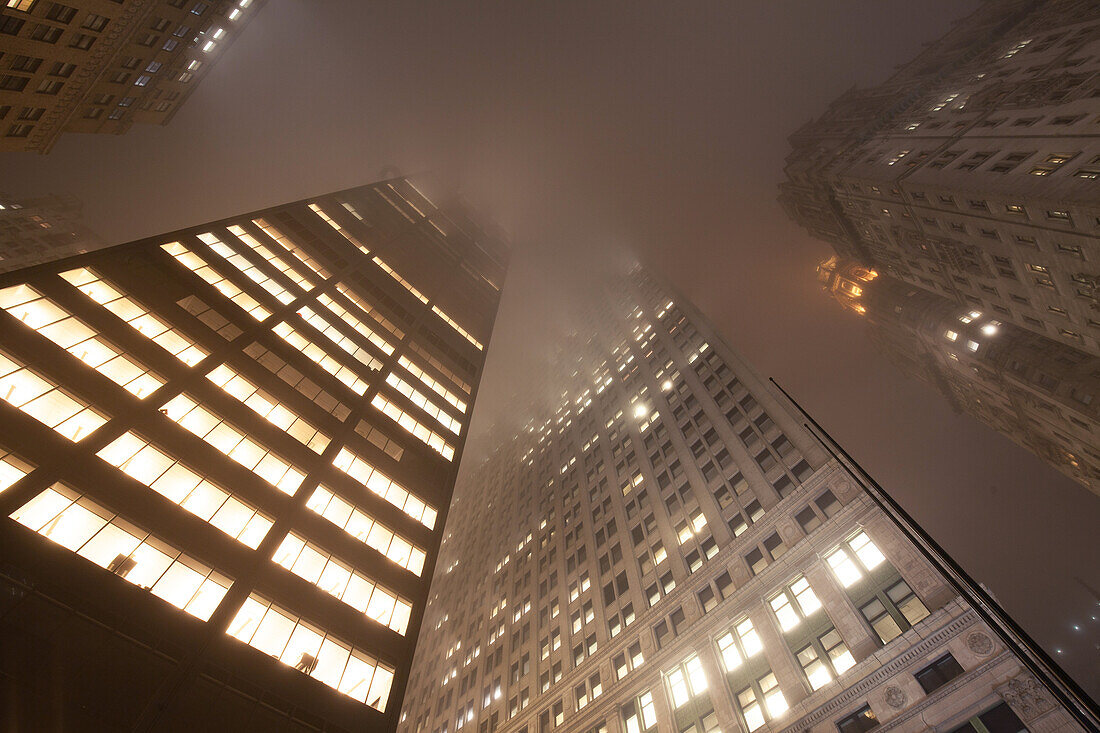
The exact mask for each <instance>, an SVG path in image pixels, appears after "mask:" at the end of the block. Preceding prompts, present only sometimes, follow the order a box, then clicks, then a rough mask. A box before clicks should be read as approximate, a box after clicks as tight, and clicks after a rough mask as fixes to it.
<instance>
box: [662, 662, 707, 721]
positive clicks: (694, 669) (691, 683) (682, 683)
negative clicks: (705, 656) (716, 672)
mask: <svg viewBox="0 0 1100 733" xmlns="http://www.w3.org/2000/svg"><path fill="white" fill-rule="evenodd" d="M665 677H666V679H668V685H669V689H670V691H671V692H672V702H673V706H674V707H677V708H679V707H682V706H683V705H684V704H686V703H687V702H688V701H689V700H690V699H691V698H693V697H696V696H697V695H700V694H702V693H703V692H706V689H707V678H706V675H705V674H704V673H703V663H702V662H701V661H699V657H698V656H697V655H695V654H693V655H691V656H690V657H688V659H687V660H686V661H684V662H683V663H681V664H679V665H678V666H677V667H676V668H675V669H673V670H672V671H671V672H669V673H668V674H666V675H665Z"/></svg>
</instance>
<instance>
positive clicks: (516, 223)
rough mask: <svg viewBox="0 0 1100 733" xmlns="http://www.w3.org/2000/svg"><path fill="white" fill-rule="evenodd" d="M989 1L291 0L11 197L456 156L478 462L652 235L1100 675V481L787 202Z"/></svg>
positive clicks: (162, 204)
mask: <svg viewBox="0 0 1100 733" xmlns="http://www.w3.org/2000/svg"><path fill="white" fill-rule="evenodd" d="M973 6H974V3H966V2H963V3H960V2H950V1H947V0H937V1H932V0H928V1H926V2H906V1H901V0H879V1H878V2H874V3H868V2H855V1H854V0H843V1H842V0H831V1H830V2H827V3H822V2H819V1H817V0H803V1H799V2H795V1H793V0H789V1H784V2H753V3H745V2H742V3H730V2H707V3H704V2H677V3H669V2H633V3H618V2H616V3H591V2H555V3H527V2H524V3H516V2H479V3H476V4H475V3H428V2H402V3H398V2H363V1H362V0H343V1H340V2H337V1H335V0H323V1H316V0H311V1H309V2H305V1H302V0H271V1H270V2H269V3H268V4H267V6H266V7H265V8H264V9H262V10H261V11H260V12H259V14H258V15H257V17H256V18H255V19H254V20H253V21H252V22H251V23H250V24H249V25H248V26H247V28H246V29H245V32H244V33H243V35H242V37H241V38H239V39H238V40H237V41H236V42H234V44H232V45H231V46H230V47H229V48H227V49H226V51H225V52H224V54H223V55H222V57H221V59H220V60H219V61H218V62H217V64H216V65H215V66H214V67H213V69H212V70H211V72H210V73H209V75H208V76H207V77H206V79H205V80H204V81H203V82H202V84H201V85H200V86H199V87H198V88H197V90H196V91H195V93H194V94H193V96H192V97H191V98H190V100H189V101H187V103H186V104H185V105H184V106H183V107H182V108H181V110H180V112H179V113H178V114H177V115H176V117H175V119H174V120H173V121H172V123H171V124H170V125H168V126H166V127H163V128H162V127H155V128H149V127H140V126H138V127H135V128H133V129H132V130H131V131H130V132H129V133H128V134H126V135H124V136H119V137H112V136H98V135H97V136H82V135H73V134H68V135H64V136H63V137H62V138H61V140H60V142H59V143H58V144H57V145H56V147H55V148H54V150H53V152H52V153H51V154H49V155H47V156H39V155H32V154H6V155H4V156H3V157H2V158H0V190H5V191H7V192H9V193H10V194H12V195H15V196H32V195H39V194H45V193H72V194H75V195H76V196H78V197H79V198H80V199H82V200H83V201H84V204H85V218H86V222H87V223H88V224H89V225H90V226H91V227H92V228H94V229H96V230H97V231H98V232H99V233H100V234H102V235H103V236H104V237H105V238H106V239H108V240H109V241H111V242H123V241H128V240H131V239H136V238H139V237H144V236H149V235H153V234H156V233H159V232H164V231H170V230H172V229H176V228H180V227H184V226H188V225H192V224H195V223H197V222H201V221H207V220H213V219H217V218H221V217H226V216H229V215H232V214H235V213H239V212H242V211H247V210H251V209H256V208H261V207H266V206H271V205H275V204H278V203H282V202H285V201H292V200H296V199H300V198H305V197H307V196H310V195H314V194H318V193H323V192H328V191H333V190H337V189H341V188H347V187H352V186H357V185H361V184H364V183H368V182H370V181H373V180H376V179H378V178H379V177H380V173H381V171H382V170H383V169H384V168H386V167H387V166H396V167H397V168H399V169H400V170H402V171H404V172H406V173H411V172H418V171H431V172H432V174H433V175H434V176H435V177H437V178H438V179H439V180H441V181H442V182H444V183H445V184H446V185H447V186H449V187H451V188H454V189H457V190H460V191H461V192H462V193H463V194H464V195H465V196H466V197H467V198H468V199H469V200H470V201H471V202H473V203H474V204H475V205H477V206H478V207H481V208H483V209H484V210H486V211H488V212H490V214H491V215H492V216H493V217H494V218H495V219H496V221H497V222H498V223H500V224H501V225H502V226H503V227H504V228H505V229H506V230H507V231H508V232H509V233H510V235H511V239H512V241H513V243H514V252H513V267H512V271H511V272H510V274H509V276H508V280H507V283H506V287H505V290H504V297H503V301H502V305H501V310H500V314H499V317H498V321H497V328H496V332H495V333H494V335H493V338H492V343H491V346H490V350H489V359H488V364H487V367H486V371H485V375H484V379H483V382H482V389H481V395H480V397H479V401H478V404H477V406H476V409H475V412H474V419H473V424H472V428H471V438H470V442H469V446H468V450H467V453H468V455H469V457H470V458H471V459H476V457H477V456H478V455H479V454H483V453H484V452H485V451H486V450H487V448H488V441H487V439H486V435H487V433H488V430H489V427H490V425H492V424H494V423H501V424H504V423H507V422H508V421H510V420H512V419H515V418H516V417H517V416H516V415H514V414H513V413H512V411H514V410H515V409H516V408H515V405H516V404H517V399H518V400H519V402H518V403H519V404H524V402H523V401H522V397H523V394H524V389H525V387H526V382H527V381H528V380H526V379H525V374H527V372H528V371H529V370H530V369H532V368H537V367H538V365H539V363H540V362H541V361H542V360H543V359H544V358H545V355H546V354H547V350H548V344H549V343H550V342H552V340H553V338H554V336H555V335H556V334H560V333H561V332H563V331H564V330H566V329H567V328H568V322H567V320H568V319H567V318H566V314H567V313H568V312H569V307H568V306H569V303H570V301H571V300H573V299H576V298H580V297H583V293H584V292H585V289H586V285H585V284H586V282H588V281H587V280H585V278H591V277H593V275H592V272H593V267H592V266H591V261H592V258H596V259H597V260H599V261H605V260H606V257H607V253H608V252H621V251H624V250H631V251H635V252H637V253H638V255H639V256H640V257H642V258H643V259H644V260H646V261H647V262H648V263H649V264H650V265H651V266H653V267H654V268H655V269H657V270H658V271H659V272H661V274H662V275H663V276H664V277H666V278H667V279H669V280H670V281H671V282H673V283H674V284H675V285H676V287H678V288H679V289H680V291H681V292H683V293H684V295H686V296H687V297H689V298H691V299H692V300H693V301H694V302H695V303H696V304H697V305H698V306H699V307H700V308H701V309H702V310H703V311H704V312H705V313H706V314H707V315H708V316H710V317H711V318H712V319H713V320H714V322H715V323H716V325H717V326H718V329H719V330H720V331H721V332H722V333H724V334H725V335H726V337H727V338H728V340H729V341H730V342H731V343H732V344H733V345H734V347H735V348H737V349H738V350H739V351H741V352H742V353H743V354H744V355H745V356H746V357H747V358H748V359H749V360H751V361H752V362H753V363H754V364H755V365H756V366H757V368H758V369H759V370H760V371H761V372H762V373H763V374H765V375H769V376H773V377H775V378H776V379H777V380H778V381H779V382H780V383H781V384H782V385H783V386H784V387H785V388H786V389H788V391H790V392H791V393H792V394H793V395H794V396H795V397H796V398H798V399H799V400H801V401H802V403H803V404H804V406H805V407H806V408H807V409H809V410H810V411H811V412H812V413H813V414H814V416H815V417H816V418H817V419H818V420H819V421H820V422H821V423H822V424H823V425H824V426H825V427H826V428H827V429H829V430H830V431H832V432H833V434H834V436H835V437H836V438H837V439H838V440H839V441H840V442H841V443H842V444H843V445H845V447H846V448H847V449H848V450H849V451H850V452H851V453H852V454H853V455H854V456H855V457H856V458H857V459H859V460H861V461H862V462H863V463H864V465H865V466H866V467H867V468H868V469H869V470H870V471H871V473H873V474H874V475H875V476H876V477H877V478H878V480H879V481H880V483H882V484H883V485H884V486H885V487H886V488H887V490H889V491H890V492H892V493H893V495H894V496H895V497H896V498H897V499H898V500H899V501H901V503H902V504H903V505H904V506H905V507H907V508H908V509H909V510H910V512H911V513H912V514H913V515H914V516H915V517H916V518H917V519H918V520H919V521H921V522H922V523H923V524H924V526H925V527H926V528H927V529H928V530H929V531H930V532H931V533H932V534H933V535H934V536H935V537H937V538H938V539H939V540H940V541H941V543H942V544H943V545H944V546H945V547H946V548H947V549H948V550H949V551H951V552H953V553H954V554H955V555H956V557H957V559H958V560H959V561H960V562H961V563H962V564H963V565H964V566H965V567H966V568H967V569H969V570H970V571H971V573H972V574H973V575H975V576H976V577H977V578H978V579H979V580H982V581H984V582H985V583H986V585H987V586H989V587H990V588H991V589H992V590H993V591H994V593H995V594H996V595H997V597H998V598H999V599H1000V600H1001V601H1002V602H1003V603H1004V604H1005V606H1006V607H1007V608H1008V609H1009V610H1010V612H1012V613H1014V614H1015V615H1016V616H1017V617H1018V619H1019V620H1020V621H1021V623H1022V624H1023V625H1024V626H1025V627H1026V628H1027V629H1028V630H1029V631H1030V632H1031V633H1032V634H1033V635H1034V636H1035V637H1036V638H1037V639H1038V640H1039V641H1040V642H1041V643H1043V644H1044V645H1045V646H1046V647H1047V648H1048V649H1049V650H1053V649H1055V648H1059V649H1061V650H1062V653H1060V654H1057V656H1058V658H1059V659H1060V661H1062V662H1063V663H1064V664H1065V665H1066V667H1067V668H1068V669H1069V670H1070V671H1071V672H1073V673H1075V674H1076V676H1077V677H1078V678H1079V679H1080V681H1081V682H1082V683H1083V684H1085V685H1086V688H1087V689H1089V690H1090V692H1092V693H1093V694H1094V695H1096V694H1098V693H1100V682H1098V681H1097V680H1096V679H1089V678H1088V674H1089V672H1090V670H1091V671H1094V670H1095V665H1096V645H1097V643H1098V641H1100V624H1098V623H1097V622H1095V621H1092V620H1090V619H1089V617H1090V616H1096V615H1098V612H1100V606H1098V605H1097V598H1096V596H1095V593H1093V592H1090V591H1089V590H1088V587H1087V586H1088V585H1091V586H1092V587H1093V588H1096V587H1100V579H1097V577H1096V574H1097V569H1098V568H1100V561H1098V560H1100V557H1098V554H1097V553H1098V550H1097V546H1096V544H1097V543H1096V541H1095V537H1096V527H1097V526H1100V501H1097V499H1096V497H1095V496H1093V495H1090V494H1089V493H1088V492H1087V491H1086V490H1085V489H1083V488H1081V487H1079V486H1077V485H1076V484H1073V483H1072V482H1070V481H1069V480H1068V479H1065V478H1063V477H1062V476H1061V475H1059V474H1057V473H1056V472H1055V471H1053V470H1052V469H1050V468H1048V467H1047V466H1045V465H1044V464H1043V463H1041V462H1040V461H1039V460H1038V459H1036V458H1035V457H1033V456H1032V455H1031V454H1030V453H1027V452H1025V451H1024V450H1022V449H1020V448H1017V447H1016V446H1014V445H1013V444H1012V443H1010V442H1009V441H1008V440H1007V439H1005V438H1003V437H1001V436H999V435H997V434H995V433H994V432H992V431H991V430H989V429H988V428H986V427H984V426H982V425H980V424H979V423H977V422H976V421H974V420H972V419H970V418H968V417H965V416H958V415H955V414H953V413H952V412H951V410H950V408H949V407H948V405H947V404H946V403H945V402H944V401H943V400H942V399H941V398H940V397H939V396H938V395H936V394H935V393H934V392H933V391H932V389H931V388H930V387H926V386H924V385H922V384H919V383H916V382H913V381H910V380H908V379H906V378H905V377H903V376H902V375H901V374H899V373H898V372H897V371H896V370H895V369H894V368H893V367H892V366H891V365H890V364H889V363H887V362H886V360H885V359H884V358H883V357H882V356H880V355H879V354H878V353H877V352H876V351H875V350H874V348H873V347H872V346H871V344H870V343H869V342H868V341H867V339H866V337H865V335H864V333H863V331H862V329H861V327H860V324H859V323H858V320H857V319H855V318H854V317H851V315H850V314H846V313H845V312H843V311H842V310H841V309H840V308H839V307H837V306H836V304H835V303H834V302H833V301H831V300H830V299H829V298H828V297H827V296H826V295H825V294H823V293H822V292H821V290H820V286H819V285H818V284H817V283H816V281H815V279H814V266H815V264H816V263H817V262H818V261H820V260H821V259H823V258H824V257H826V256H828V254H830V251H829V249H828V247H827V246H826V245H825V244H824V243H821V242H818V241H815V240H812V239H810V238H809V237H808V235H806V234H805V233H804V232H803V231H802V230H800V229H798V228H797V227H795V226H794V225H793V224H792V223H790V222H789V221H788V220H787V219H786V217H785V215H784V214H783V212H782V210H781V209H780V208H779V206H778V204H777V203H776V195H777V190H776V186H777V184H778V182H779V181H780V180H781V177H782V162H783V157H784V156H785V154H786V152H787V142H786V136H787V135H789V134H790V133H791V132H793V131H794V130H795V129H796V128H797V127H799V126H800V125H802V124H803V123H805V122H806V121H807V120H809V119H810V118H811V117H813V116H815V115H817V114H819V113H820V112H822V111H823V110H824V109H825V107H826V106H827V104H828V103H829V102H830V101H831V100H832V99H833V98H835V97H836V96H838V95H839V94H840V93H842V92H843V91H844V90H846V89H847V88H849V87H851V86H853V85H868V84H872V83H875V82H877V81H881V80H882V79H884V78H885V77H886V76H887V75H888V74H889V73H890V72H891V70H892V68H893V67H894V65H896V64H898V63H901V62H904V61H906V60H908V59H909V58H911V57H912V56H913V55H915V54H916V53H917V52H918V51H919V49H920V47H921V43H922V42H925V41H931V40H933V39H935V38H936V37H938V36H939V35H941V34H942V33H943V32H944V31H945V30H946V29H947V28H948V27H949V25H950V22H951V21H952V19H954V18H956V17H961V15H963V14H964V13H965V12H968V10H969V9H970V8H972V7H973ZM597 271H598V270H597ZM522 418H523V420H525V419H526V416H522ZM1072 624H1080V625H1081V627H1082V630H1081V631H1074V630H1073V629H1072V626H1071V625H1072Z"/></svg>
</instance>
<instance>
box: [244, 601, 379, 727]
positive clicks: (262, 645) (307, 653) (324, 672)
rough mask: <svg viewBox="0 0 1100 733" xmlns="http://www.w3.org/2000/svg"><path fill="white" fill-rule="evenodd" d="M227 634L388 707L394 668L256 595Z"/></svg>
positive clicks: (347, 692)
mask: <svg viewBox="0 0 1100 733" xmlns="http://www.w3.org/2000/svg"><path fill="white" fill-rule="evenodd" d="M226 633H228V634H229V635H230V636H232V637H234V638H236V639H239V640H240V641H243V642H244V643H246V644H248V645H249V646H252V647H255V648H256V649H259V650H260V651H262V652H264V653H265V654H268V655H270V656H273V657H275V658H276V659H278V660H279V661H280V662H282V663H283V664H286V665H288V666H291V667H294V668H295V669H297V670H298V671H299V672H302V673H304V674H307V675H309V676H310V677H313V678H314V679H316V680H320V681H321V682H323V683H325V684H326V685H328V686H329V687H331V688H333V689H334V690H337V691H338V692H341V693H343V694H344V695H347V696H348V697H350V698H352V699H354V700H358V701H359V702H362V703H366V704H367V705H369V706H371V707H372V708H375V709H376V710H379V711H382V712H385V710H386V703H387V702H388V701H389V695H390V686H391V685H392V684H393V675H394V669H393V668H392V667H389V666H387V665H385V664H382V663H381V662H379V661H378V660H376V659H375V658H374V657H372V656H370V655H369V654H367V653H366V652H364V651H362V650H359V649H356V648H354V647H351V646H350V645H348V644H345V643H343V642H340V641H338V640H336V639H334V638H332V637H331V636H329V635H328V634H327V633H326V632H324V631H323V630H322V629H319V628H316V627H314V626H312V625H310V624H307V623H306V622H304V621H303V620H302V619H300V618H298V617H297V616H294V615H293V614H291V613H290V612H289V611H284V610H283V609H281V608H279V607H278V606H275V605H273V604H272V603H271V602H270V601H267V600H264V599H263V598H261V597H260V596H258V595H256V594H252V595H251V596H249V598H248V600H247V601H245V603H244V605H243V606H242V607H241V610H240V611H238V612H237V615H236V616H235V617H234V618H233V620H232V621H231V622H230V624H229V628H228V629H227V631H226Z"/></svg>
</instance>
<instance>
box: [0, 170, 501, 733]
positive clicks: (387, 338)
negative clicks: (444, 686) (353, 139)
mask: <svg viewBox="0 0 1100 733" xmlns="http://www.w3.org/2000/svg"><path fill="white" fill-rule="evenodd" d="M507 260H508V249H507V246H506V245H505V244H504V241H503V240H502V239H501V237H500V236H499V235H498V234H495V233H493V232H492V231H491V230H490V229H488V228H486V227H482V226H479V225H478V224H477V223H476V220H475V219H474V218H473V217H472V216H471V214H470V212H469V211H468V210H467V209H466V208H465V207H463V206H462V205H460V204H455V205H445V206H443V207H442V208H437V207H436V206H435V205H434V204H433V203H432V202H431V201H430V200H428V198H426V197H425V196H424V195H423V194H422V193H420V191H419V190H418V189H417V188H415V187H414V186H413V184H412V183H410V182H409V181H407V180H406V179H393V180H388V181H382V182H380V183H376V184H372V185H369V186H364V187H361V188H355V189H350V190H346V191H340V192H337V193H333V194H328V195H324V196H318V197H316V198H312V199H307V200H304V201H299V202H296V203H293V204H287V205H284V206H277V207H274V208H271V209H265V210H263V211H256V212H250V213H247V214H241V215H239V216H234V217H230V218H228V219H225V220H222V221H217V222H212V223H208V224H202V225H200V226H195V227H190V228H188V229H185V230H181V231H177V232H173V233H171V234H166V235H163V236H157V237H152V238H150V239H146V240H142V241H138V242H132V243H130V244H126V245H121V246H118V247H113V248H110V249H106V250H101V251H99V252H94V253H90V254H86V255H81V256H77V257H73V258H69V259H66V260H63V261H61V262H56V263H51V264H48V265H41V266H38V267H34V268H31V269H28V270H22V271H19V272H14V273H7V274H5V275H3V276H0V310H2V311H3V312H2V313H0V330H2V331H3V332H4V334H5V338H4V343H3V346H2V350H0V372H2V377H0V380H2V383H0V397H2V398H3V399H2V401H0V446H2V447H0V455H2V456H3V457H2V459H0V469H2V470H0V476H2V482H0V489H2V491H0V512H2V514H3V516H4V517H6V519H5V520H4V523H3V527H2V529H0V543H2V545H0V546H2V548H3V549H2V552H0V557H2V558H3V561H2V563H3V564H2V566H0V573H2V574H0V583H2V584H3V586H2V587H3V594H2V597H3V601H2V602H0V603H2V608H3V613H2V614H0V616H2V621H0V634H2V638H0V648H2V649H3V650H4V651H3V654H2V655H0V659H2V663H3V665H4V674H3V680H4V683H3V684H4V687H5V689H4V690H3V692H2V695H3V698H4V700H5V703H4V706H3V713H2V714H0V718H2V719H3V721H4V725H5V726H7V727H12V728H13V729H21V730H45V729H51V728H54V727H58V726H61V725H64V726H65V727H66V728H71V729H87V730H116V729H125V730H168V729H172V730H227V729H244V730H314V729H320V728H322V727H325V729H326V730H329V729H339V730H345V729H357V730H364V729H369V730H384V729H392V728H393V727H394V726H395V724H396V715H397V712H398V710H399V709H400V706H401V696H402V692H403V690H404V687H405V682H406V680H407V677H408V672H409V666H410V664H411V660H412V649H413V643H414V640H415V639H416V634H417V631H418V629H419V627H420V623H421V618H422V615H423V610H424V602H425V600H426V596H427V587H428V579H429V578H430V577H431V574H432V570H433V568H434V566H435V560H436V552H437V548H438V545H439V538H440V533H441V527H442V526H443V521H444V519H445V517H446V514H447V508H448V505H449V503H450V498H451V492H452V489H453V485H454V480H455V474H456V471H457V465H458V460H459V458H460V456H461V454H462V447H463V444H464V441H465V437H466V430H467V422H468V417H469V414H470V408H471V407H472V405H473V402H474V398H475V397H476V395H477V388H478V382H479V380H480V377H481V368H482V364H483V361H484V354H485V346H486V344H487V343H488V341H489V337H490V335H491V332H492V327H493V322H494V319H495V316H496V309H497V303H498V299H499V288H500V286H501V284H502V279H503V277H504V274H505V269H506V266H507ZM326 726H327V727H326Z"/></svg>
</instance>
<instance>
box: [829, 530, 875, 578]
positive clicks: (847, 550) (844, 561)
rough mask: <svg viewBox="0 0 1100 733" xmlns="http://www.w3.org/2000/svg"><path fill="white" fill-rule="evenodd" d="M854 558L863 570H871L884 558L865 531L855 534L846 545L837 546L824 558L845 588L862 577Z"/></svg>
mask: <svg viewBox="0 0 1100 733" xmlns="http://www.w3.org/2000/svg"><path fill="white" fill-rule="evenodd" d="M853 554H854V557H853ZM855 558H858V559H859V563H860V565H862V567H863V569H864V570H873V569H874V568H876V567H878V566H879V565H880V564H881V563H882V562H883V561H884V560H885V559H886V558H885V557H884V556H883V554H882V553H881V552H879V549H878V547H876V546H875V544H874V543H873V542H871V538H870V537H868V536H867V534H866V533H865V532H860V533H859V534H857V535H856V536H855V537H853V538H852V539H851V540H849V541H848V542H847V544H846V546H842V547H840V548H838V549H837V550H835V551H834V552H832V553H831V554H829V555H828V556H827V557H826V558H825V559H826V561H827V562H828V563H829V567H831V568H832V569H833V572H834V573H836V576H837V578H838V579H839V580H840V583H841V585H843V586H844V587H845V588H847V587H848V586H850V585H852V583H855V582H856V581H857V580H859V579H860V578H862V577H863V571H861V570H860V567H859V565H857V564H856V562H855Z"/></svg>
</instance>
